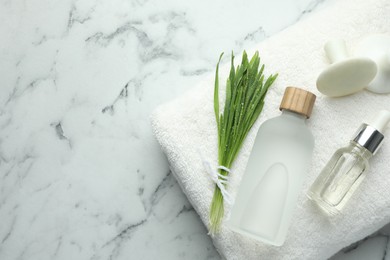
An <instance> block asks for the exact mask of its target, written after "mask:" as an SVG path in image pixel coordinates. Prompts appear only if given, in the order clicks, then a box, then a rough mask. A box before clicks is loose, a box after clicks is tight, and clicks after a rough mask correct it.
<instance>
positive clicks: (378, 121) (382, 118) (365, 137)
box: [353, 110, 390, 154]
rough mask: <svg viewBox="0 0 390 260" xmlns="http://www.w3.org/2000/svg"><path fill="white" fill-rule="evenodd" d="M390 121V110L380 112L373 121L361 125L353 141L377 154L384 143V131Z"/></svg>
mask: <svg viewBox="0 0 390 260" xmlns="http://www.w3.org/2000/svg"><path fill="white" fill-rule="evenodd" d="M389 122H390V112H389V111H387V110H382V111H380V112H378V113H377V114H376V115H375V117H374V118H373V120H372V121H371V122H369V123H364V124H362V125H361V126H360V128H359V129H358V131H357V133H356V135H355V138H354V139H353V141H354V142H356V143H358V144H359V145H361V146H362V147H364V148H366V149H367V150H368V151H370V152H371V153H372V154H375V153H376V152H377V151H378V149H379V148H380V146H381V144H382V141H383V139H384V135H383V133H384V132H385V130H386V127H387V125H388V123H389Z"/></svg>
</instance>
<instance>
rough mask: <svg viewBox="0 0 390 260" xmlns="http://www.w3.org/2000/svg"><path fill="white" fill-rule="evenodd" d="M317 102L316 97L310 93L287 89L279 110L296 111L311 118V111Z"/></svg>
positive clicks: (293, 88) (297, 89)
mask: <svg viewBox="0 0 390 260" xmlns="http://www.w3.org/2000/svg"><path fill="white" fill-rule="evenodd" d="M315 100H316V95H314V94H313V93H311V92H309V91H306V90H303V89H300V88H296V87H287V88H286V90H285V91H284V95H283V99H282V102H281V103H280V107H279V109H280V110H283V109H287V110H290V111H294V112H296V113H298V114H301V115H305V116H306V117H307V118H309V117H310V115H311V111H312V110H313V106H314V102H315Z"/></svg>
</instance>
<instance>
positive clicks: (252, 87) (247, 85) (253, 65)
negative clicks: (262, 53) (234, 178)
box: [209, 51, 277, 235]
mask: <svg viewBox="0 0 390 260" xmlns="http://www.w3.org/2000/svg"><path fill="white" fill-rule="evenodd" d="M222 55H223V53H222V54H221V56H220V57H219V60H218V63H217V67H216V72H215V83H214V112H215V119H216V123H217V129H218V163H219V165H223V166H225V167H227V168H231V166H232V164H233V162H234V160H235V159H236V157H237V155H238V152H239V151H240V149H241V146H242V144H243V142H244V140H245V138H246V136H247V134H248V132H249V131H250V129H251V127H252V126H253V124H254V123H255V122H256V120H257V118H258V117H259V115H260V113H261V111H262V109H263V106H264V98H265V96H266V94H267V91H268V89H269V87H270V86H271V85H272V83H273V82H274V81H275V79H276V77H277V74H276V75H271V76H269V77H268V78H267V80H266V81H265V82H264V75H263V71H264V64H263V65H260V57H259V53H258V52H256V53H255V54H254V55H253V56H252V58H251V59H250V60H248V55H247V53H246V52H245V51H244V52H243V55H242V60H241V64H240V65H238V66H237V67H236V68H235V67H234V55H233V53H232V57H231V67H230V73H229V77H228V79H227V81H226V96H225V107H224V109H223V110H222V111H223V112H222V113H221V114H219V113H220V111H219V110H220V109H219V79H218V77H219V76H218V73H219V64H220V61H221V58H222ZM259 67H260V69H259ZM219 173H220V174H222V175H224V176H227V175H228V174H229V173H228V172H226V171H224V170H219ZM223 203H224V200H223V196H222V194H221V190H220V189H219V188H218V186H215V189H214V196H213V200H212V202H211V206H210V218H209V220H210V234H212V235H214V234H216V233H217V232H218V231H219V229H220V226H221V222H222V219H223V216H224V205H223Z"/></svg>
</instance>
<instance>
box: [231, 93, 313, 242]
mask: <svg viewBox="0 0 390 260" xmlns="http://www.w3.org/2000/svg"><path fill="white" fill-rule="evenodd" d="M314 100H315V96H314V94H312V93H310V92H307V91H304V90H301V89H298V88H292V87H289V88H287V89H286V92H285V95H284V98H283V100H282V104H281V110H282V114H281V115H280V116H278V117H275V118H272V119H269V120H267V121H266V122H264V123H263V124H262V125H261V126H260V128H259V131H258V133H257V136H256V139H255V142H254V145H253V149H252V152H251V155H250V157H249V160H248V164H247V167H246V170H245V174H244V176H243V178H242V181H241V184H240V188H239V191H238V193H237V196H236V198H235V204H234V206H233V208H232V211H231V215H230V219H229V220H228V227H229V228H230V229H232V230H233V231H235V232H238V233H240V234H243V235H246V236H249V237H252V238H254V239H257V240H259V241H262V242H266V243H268V244H272V245H276V246H280V245H282V244H283V243H284V240H285V237H286V234H287V230H288V227H289V223H290V220H291V217H292V214H293V210H294V208H295V205H296V200H297V197H298V195H299V193H300V192H301V186H302V183H303V180H304V179H305V176H306V173H307V169H308V166H309V164H310V161H311V156H312V151H313V147H314V139H313V136H312V134H311V132H310V130H309V129H308V128H307V126H306V123H305V122H306V119H307V118H308V117H309V116H310V113H311V110H312V107H313V105H314Z"/></svg>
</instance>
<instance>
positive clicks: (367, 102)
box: [152, 0, 390, 260]
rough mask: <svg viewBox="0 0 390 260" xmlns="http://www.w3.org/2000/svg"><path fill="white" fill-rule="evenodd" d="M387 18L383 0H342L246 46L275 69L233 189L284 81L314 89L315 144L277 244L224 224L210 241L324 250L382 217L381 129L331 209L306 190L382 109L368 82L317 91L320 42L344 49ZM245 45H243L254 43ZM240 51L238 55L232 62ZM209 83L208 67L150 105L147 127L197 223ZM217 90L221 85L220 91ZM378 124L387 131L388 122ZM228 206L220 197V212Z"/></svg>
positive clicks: (389, 176)
mask: <svg viewBox="0 0 390 260" xmlns="http://www.w3.org/2000/svg"><path fill="white" fill-rule="evenodd" d="M389 28H390V1H388V0H342V1H338V2H337V3H334V4H333V5H332V6H330V7H328V8H327V9H324V10H322V11H319V12H318V13H316V14H315V15H313V16H311V17H308V18H307V19H305V20H303V21H301V22H299V23H297V24H296V25H294V26H292V27H289V28H288V29H286V30H284V31H283V32H281V33H279V34H277V35H275V36H273V37H271V38H270V39H267V40H266V41H264V42H261V43H260V44H259V45H258V46H255V47H256V48H255V49H254V50H259V52H260V56H261V59H262V62H264V63H265V64H266V74H269V73H274V72H278V73H279V77H278V79H277V80H276V82H275V84H274V85H273V87H271V89H270V91H269V93H268V95H267V98H266V102H265V106H264V110H263V112H262V114H261V115H260V118H259V120H258V121H257V122H256V124H255V126H254V128H253V129H252V131H251V132H250V134H249V136H248V138H247V140H246V142H245V143H244V146H243V148H242V150H241V153H240V154H239V156H238V158H237V160H236V162H235V164H234V165H233V167H232V174H231V176H232V179H231V183H230V184H229V187H228V191H229V192H231V193H232V195H233V196H235V195H236V192H237V187H238V184H239V181H240V179H241V177H242V174H243V172H244V170H245V166H246V163H247V159H248V156H249V153H250V151H251V148H252V144H253V141H254V137H255V135H256V132H257V129H258V127H259V126H260V124H261V123H262V122H264V121H265V120H266V119H269V118H271V117H274V116H277V115H279V114H280V112H279V111H278V107H279V103H280V101H281V98H282V95H283V92H284V89H285V87H286V86H298V87H304V88H306V89H307V90H309V91H312V92H314V93H315V94H316V95H317V101H316V104H315V107H314V110H313V114H312V117H311V119H309V121H308V125H309V127H310V128H311V130H312V132H313V134H314V136H315V139H316V145H315V150H314V154H313V160H312V165H311V168H310V171H309V172H308V173H307V178H306V181H305V184H304V186H303V189H302V193H301V195H300V197H299V201H298V205H297V207H296V210H295V213H294V216H293V219H292V223H291V226H290V229H289V232H288V235H287V239H286V242H285V244H284V245H283V246H282V247H274V246H269V245H266V244H264V243H261V242H257V241H255V240H252V239H250V238H246V237H243V236H241V235H239V234H236V233H234V232H232V231H230V230H229V229H227V228H226V227H225V226H224V225H223V226H222V230H221V233H220V234H218V235H217V236H215V237H213V242H214V244H215V246H216V248H217V249H218V251H219V252H220V254H221V255H222V256H223V257H224V258H226V259H239V260H242V259H267V260H268V259H316V260H317V259H326V258H328V257H330V256H332V255H333V254H334V253H335V252H337V251H339V250H340V249H342V248H343V247H345V246H347V245H349V244H351V243H353V242H355V241H357V240H359V239H362V238H363V237H365V236H367V235H370V234H371V233H373V232H375V231H376V230H378V229H379V228H381V227H382V226H383V225H385V224H386V223H388V222H390V160H389V159H390V138H387V140H385V143H384V145H383V146H382V148H381V149H380V151H379V152H378V153H377V155H376V156H375V157H374V158H373V159H372V160H371V163H372V167H371V168H370V170H369V172H368V175H367V177H366V179H365V181H364V182H363V183H362V185H361V186H360V188H359V190H358V191H357V192H356V193H355V195H354V196H353V197H352V198H351V201H350V203H349V204H348V205H347V206H346V207H345V210H344V211H343V212H342V213H341V214H340V215H338V216H337V217H334V218H328V217H325V216H324V215H322V214H320V212H318V211H317V209H316V208H315V207H313V205H312V204H311V203H310V201H308V200H307V198H306V196H305V192H306V191H307V189H308V188H309V186H310V184H311V183H313V181H314V179H315V178H316V177H317V176H318V174H319V173H320V170H321V169H322V168H323V166H324V165H325V163H326V162H327V161H328V160H329V158H330V156H331V155H332V154H333V152H334V151H335V150H336V149H338V148H340V147H341V146H344V145H346V144H347V143H348V140H350V138H351V137H352V135H353V134H354V132H355V131H356V130H357V128H358V127H359V125H360V124H361V123H362V121H364V120H365V119H369V118H370V116H372V115H373V114H374V113H375V112H376V111H378V110H381V109H390V96H389V95H377V94H373V93H371V92H368V91H362V92H360V93H357V94H354V95H351V96H347V97H343V98H327V97H325V96H323V95H321V94H320V93H319V92H318V91H317V90H316V88H315V82H316V78H317V76H318V74H319V73H320V72H321V71H322V70H323V69H324V68H326V67H327V66H328V61H327V60H326V57H325V56H324V51H323V45H324V43H325V42H326V41H327V40H329V39H331V38H344V39H345V40H346V42H347V45H348V47H349V49H350V50H352V49H353V47H354V46H355V44H356V43H357V42H358V41H359V40H360V39H361V38H363V37H365V36H367V35H369V34H372V33H386V32H389ZM221 51H222V50H221ZM225 51H226V50H225ZM249 54H250V55H252V54H253V50H252V51H249ZM216 60H217V57H216ZM239 60H240V58H239V57H237V59H236V64H238V62H239ZM229 67H230V65H229V64H227V63H226V65H225V66H223V67H222V69H221V73H220V82H221V83H223V84H224V83H225V79H226V76H227V72H228V70H229ZM213 87H214V76H213V75H210V77H208V78H207V79H205V81H203V82H202V83H201V84H200V85H199V86H198V87H195V88H194V89H192V90H191V91H189V92H188V93H187V94H185V95H184V96H182V97H180V98H178V99H176V100H174V101H172V102H170V103H168V104H165V105H162V106H160V107H159V108H158V109H157V110H156V111H155V112H154V113H153V115H152V125H153V128H154V131H155V135H156V137H157V140H158V141H159V143H160V144H161V146H162V149H163V151H164V153H165V154H166V156H167V158H168V160H169V163H170V166H171V169H172V171H173V173H174V175H175V177H176V178H177V180H178V182H179V184H180V185H181V187H182V189H183V191H184V192H185V194H186V195H187V196H188V199H189V200H190V201H191V203H192V205H193V206H194V208H195V210H196V211H197V213H198V214H199V216H200V218H201V219H202V221H203V223H204V224H205V225H206V226H208V216H209V207H210V202H211V199H212V196H213V191H214V185H213V183H212V182H211V180H210V178H209V176H208V175H207V173H206V171H205V169H204V168H203V166H202V161H201V156H200V155H199V153H198V151H197V150H198V149H199V150H200V151H201V153H202V155H203V156H204V157H206V158H208V159H210V160H212V162H213V163H215V164H216V163H217V130H216V125H215V117H214V110H213ZM224 94H225V93H223V91H222V93H221V99H224ZM387 134H388V135H390V131H388V132H387ZM229 210H230V208H229V207H227V208H226V212H228V211H229Z"/></svg>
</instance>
